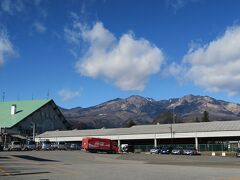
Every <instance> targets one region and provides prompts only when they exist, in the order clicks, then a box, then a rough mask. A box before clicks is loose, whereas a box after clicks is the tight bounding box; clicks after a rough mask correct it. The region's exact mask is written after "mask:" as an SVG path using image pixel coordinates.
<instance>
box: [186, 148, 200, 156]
mask: <svg viewBox="0 0 240 180" xmlns="http://www.w3.org/2000/svg"><path fill="white" fill-rule="evenodd" d="M183 154H184V155H197V154H198V152H197V150H196V149H195V148H187V149H184V150H183Z"/></svg>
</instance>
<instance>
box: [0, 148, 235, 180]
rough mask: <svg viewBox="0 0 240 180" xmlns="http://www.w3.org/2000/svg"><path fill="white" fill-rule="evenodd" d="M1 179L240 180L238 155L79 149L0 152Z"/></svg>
mask: <svg viewBox="0 0 240 180" xmlns="http://www.w3.org/2000/svg"><path fill="white" fill-rule="evenodd" d="M0 179H1V180H2V179H17V180H18V179H24V180H25V179H26V180H28V179H31V180H35V179H36V180H48V179H49V180H50V179H59V180H61V179H64V180H65V179H81V180H93V179H98V180H113V179H114V180H120V179H121V180H122V179H127V180H135V179H139V180H153V179H154V180H156V179H162V180H170V179H171V180H172V179H178V180H190V179H191V180H192V179H194V180H240V158H235V157H209V156H173V155H150V154H117V155H111V154H91V153H85V152H81V151H31V152H26V151H19V152H17V151H16V152H0Z"/></svg>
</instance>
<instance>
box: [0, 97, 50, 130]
mask: <svg viewBox="0 0 240 180" xmlns="http://www.w3.org/2000/svg"><path fill="white" fill-rule="evenodd" d="M50 101H51V100H31V101H9V102H0V127H7V128H10V127H12V126H14V125H15V124H17V123H18V122H20V121H22V120H23V119H24V118H26V117H27V116H29V115H30V114H32V113H33V112H35V111H36V110H38V109H39V108H41V107H42V106H44V105H45V104H47V103H48V102H50ZM13 104H15V105H16V107H17V110H16V114H14V115H11V106H12V105H13Z"/></svg>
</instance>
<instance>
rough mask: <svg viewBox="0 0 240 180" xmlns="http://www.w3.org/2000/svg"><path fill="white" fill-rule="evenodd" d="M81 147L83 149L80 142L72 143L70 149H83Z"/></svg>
mask: <svg viewBox="0 0 240 180" xmlns="http://www.w3.org/2000/svg"><path fill="white" fill-rule="evenodd" d="M81 149H82V147H81V145H80V144H77V143H72V144H71V145H70V150H81Z"/></svg>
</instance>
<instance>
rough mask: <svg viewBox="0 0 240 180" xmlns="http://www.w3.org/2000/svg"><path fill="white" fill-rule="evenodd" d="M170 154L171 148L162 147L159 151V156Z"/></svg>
mask: <svg viewBox="0 0 240 180" xmlns="http://www.w3.org/2000/svg"><path fill="white" fill-rule="evenodd" d="M171 152H172V147H163V148H162V149H161V150H160V153H161V154H170V153H171Z"/></svg>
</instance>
